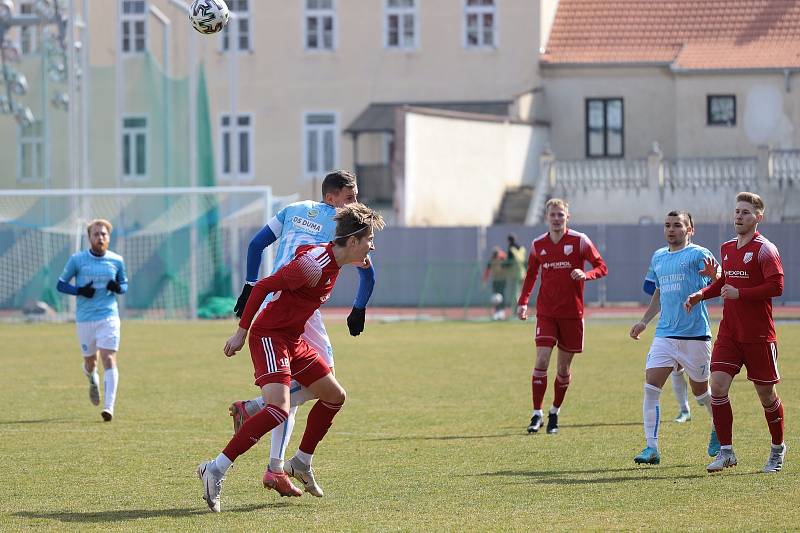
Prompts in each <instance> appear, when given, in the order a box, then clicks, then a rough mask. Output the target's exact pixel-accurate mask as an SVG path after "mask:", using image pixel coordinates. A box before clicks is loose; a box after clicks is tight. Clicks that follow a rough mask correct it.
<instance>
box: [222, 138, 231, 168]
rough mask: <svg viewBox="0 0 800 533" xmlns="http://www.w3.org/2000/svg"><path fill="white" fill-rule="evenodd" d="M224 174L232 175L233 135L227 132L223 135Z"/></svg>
mask: <svg viewBox="0 0 800 533" xmlns="http://www.w3.org/2000/svg"><path fill="white" fill-rule="evenodd" d="M222 173H223V174H230V173H231V134H230V133H229V132H227V131H226V132H225V133H223V134H222Z"/></svg>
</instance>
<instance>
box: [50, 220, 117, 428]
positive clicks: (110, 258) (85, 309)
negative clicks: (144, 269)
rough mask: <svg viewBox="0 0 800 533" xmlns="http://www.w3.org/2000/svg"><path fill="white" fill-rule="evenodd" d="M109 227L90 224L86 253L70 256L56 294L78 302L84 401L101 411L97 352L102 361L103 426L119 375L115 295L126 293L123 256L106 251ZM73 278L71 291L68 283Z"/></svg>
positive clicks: (110, 412)
mask: <svg viewBox="0 0 800 533" xmlns="http://www.w3.org/2000/svg"><path fill="white" fill-rule="evenodd" d="M112 229H113V228H112V226H111V223H110V222H109V221H107V220H103V219H95V220H92V221H91V222H89V225H88V226H87V228H86V232H87V233H88V235H89V244H90V245H91V247H90V248H89V249H88V250H83V251H82V252H77V253H75V254H73V255H72V256H71V257H70V258H69V261H67V265H66V266H65V267H64V271H63V272H62V273H61V276H59V278H58V286H57V288H58V290H59V291H60V292H63V293H65V294H72V295H74V296H76V297H77V298H78V305H77V312H76V316H75V322H76V323H77V329H78V342H79V343H80V345H81V352H82V353H83V365H82V368H83V372H84V373H85V374H86V376H87V377H88V378H89V400H91V402H92V404H93V405H100V389H99V381H100V380H99V376H98V374H97V352H98V351H99V352H100V358H101V359H102V360H103V400H104V401H103V410H102V411H101V412H100V416H102V418H103V420H105V421H106V422H110V421H111V419H112V418H113V417H114V402H115V400H116V397H117V384H118V383H119V371H118V370H117V350H119V334H120V324H119V309H118V307H117V295H118V294H125V292H127V290H128V278H127V277H126V276H125V263H124V261H123V260H122V256H120V255H117V254H115V253H114V252H112V251H111V250H109V249H108V244H109V240H110V239H111V231H112ZM72 278H75V285H72V284H70V280H71V279H72Z"/></svg>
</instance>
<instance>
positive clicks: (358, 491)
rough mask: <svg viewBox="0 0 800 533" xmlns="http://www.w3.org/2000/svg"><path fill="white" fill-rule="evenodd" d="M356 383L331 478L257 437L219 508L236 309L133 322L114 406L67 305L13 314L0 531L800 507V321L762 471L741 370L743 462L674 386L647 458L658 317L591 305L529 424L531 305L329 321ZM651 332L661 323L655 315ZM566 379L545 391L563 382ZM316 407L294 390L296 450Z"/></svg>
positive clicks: (511, 525)
mask: <svg viewBox="0 0 800 533" xmlns="http://www.w3.org/2000/svg"><path fill="white" fill-rule="evenodd" d="M329 327H330V329H331V333H332V337H333V342H334V346H336V348H337V352H336V357H337V358H336V360H337V374H338V376H339V379H340V380H341V382H342V383H343V385H344V386H345V388H347V390H348V393H349V397H348V401H347V404H346V405H345V408H344V410H343V411H342V413H341V414H340V415H339V416H338V417H337V418H336V420H335V423H334V426H333V428H332V430H331V433H329V435H328V437H327V438H326V440H325V441H323V443H322V444H321V445H320V448H319V449H318V450H317V454H316V456H315V460H314V462H315V467H316V470H317V474H318V480H319V481H320V483H321V484H322V486H323V487H324V489H325V494H326V495H325V497H324V498H322V499H316V498H313V497H311V496H309V495H304V496H303V497H302V498H292V499H289V498H279V497H278V496H277V494H276V493H274V492H269V491H265V490H264V489H262V488H261V484H260V479H261V474H262V472H263V469H264V466H265V464H266V457H267V454H268V439H264V441H263V442H261V443H259V444H258V445H257V446H256V447H255V448H253V449H252V450H251V451H250V452H249V453H248V454H246V455H245V456H243V457H242V458H240V460H239V461H237V463H236V465H235V468H234V469H233V470H231V472H230V473H229V475H228V479H227V481H226V484H225V488H224V491H223V495H222V506H223V507H222V513H221V514H219V515H216V514H212V513H210V512H209V511H208V509H207V507H206V505H205V503H204V502H203V500H202V499H201V495H202V488H201V484H200V481H199V480H197V479H196V478H195V477H194V469H195V467H196V466H197V464H198V463H199V462H200V461H202V460H205V459H208V458H211V457H214V456H215V455H216V454H217V453H218V452H219V451H220V450H221V449H222V447H223V446H224V445H225V444H226V442H227V440H228V438H229V436H230V431H231V425H230V417H229V416H227V406H228V404H229V403H230V402H231V401H232V400H235V399H241V398H250V397H252V396H254V395H255V394H256V392H257V391H256V388H255V387H254V386H253V385H252V384H251V382H252V369H251V364H250V360H249V354H248V352H246V351H245V352H243V353H240V354H239V355H238V356H237V357H235V358H233V359H230V360H228V359H226V358H225V357H224V356H223V355H222V352H221V347H222V344H223V343H224V340H225V339H226V338H227V335H228V334H229V333H230V332H232V330H233V323H232V322H200V323H195V324H187V323H147V322H131V321H129V322H125V323H123V344H122V350H121V357H120V392H119V396H118V402H117V409H116V417H115V419H114V421H113V422H112V423H110V424H109V423H103V422H102V421H101V420H100V416H99V408H96V407H93V406H91V405H90V403H89V401H88V395H87V390H86V389H87V387H86V382H85V378H84V377H83V374H82V373H81V371H80V369H79V367H78V365H79V364H80V355H79V351H78V347H77V344H76V340H75V332H74V325H72V324H60V325H0V346H2V351H1V352H0V353H2V357H1V358H0V362H1V363H2V374H1V376H2V377H0V402H1V403H2V405H4V406H5V408H4V410H3V414H2V415H0V434H2V439H0V466H2V472H3V478H2V479H3V480H2V483H0V501H1V502H2V504H1V505H0V531H18V530H25V529H36V530H69V531H87V530H104V531H134V530H135V531H144V530H147V531H153V530H186V531H188V530H205V531H232V530H242V531H255V530H270V531H288V530H309V531H328V530H330V531H352V530H362V531H374V530H395V531H442V530H448V531H459V530H466V531H481V530H520V531H521V530H535V529H561V530H574V529H594V530H600V529H657V530H675V529H708V530H740V529H741V530H789V529H795V528H797V527H798V525H799V524H800V490H798V481H800V478H798V473H799V472H800V468H798V462H800V439H798V436H797V435H798V434H797V430H796V429H795V428H796V427H797V426H796V422H795V421H796V420H797V419H798V417H800V414H797V413H798V411H797V409H796V406H797V405H798V400H800V380H799V379H798V378H800V361H799V360H798V358H797V355H796V354H797V346H798V345H799V344H800V324H786V325H780V327H779V336H780V341H781V347H782V352H781V353H782V354H781V373H782V374H783V376H784V381H783V382H782V384H781V385H780V387H779V391H780V393H781V396H782V397H783V402H784V404H785V406H786V417H787V423H786V428H787V435H788V436H787V445H788V447H789V452H788V454H787V464H786V466H785V468H784V470H783V472H781V473H778V474H773V475H766V474H762V473H761V472H760V470H761V468H762V466H763V464H764V462H765V460H766V457H767V454H768V451H769V433H768V431H767V428H766V423H765V422H764V418H763V411H762V410H761V408H760V406H759V404H758V400H757V398H756V396H755V392H754V391H753V388H752V386H751V385H750V384H749V382H747V381H746V380H745V379H744V378H743V377H741V376H740V377H739V378H737V380H736V381H735V382H734V386H733V388H732V391H731V399H732V403H733V409H734V415H735V421H734V444H735V449H736V454H737V457H738V459H739V466H738V467H736V468H735V469H728V470H726V471H725V472H724V473H722V474H718V475H714V476H711V475H708V474H706V472H705V465H706V464H707V463H708V461H709V458H708V457H707V456H706V455H705V447H706V442H707V438H708V431H709V425H708V420H707V417H706V415H705V414H704V413H702V412H701V411H700V409H699V408H697V407H696V406H695V405H693V411H694V419H693V420H692V421H691V422H689V423H688V424H683V425H679V424H675V423H673V422H672V421H671V418H672V416H671V415H673V414H674V411H676V410H677V409H676V407H675V402H674V400H673V396H672V392H671V390H669V385H667V387H666V390H665V392H664V394H663V395H662V405H663V407H664V412H665V415H667V416H665V418H667V420H668V421H667V422H665V423H664V424H663V425H662V431H661V448H662V463H661V465H659V466H657V467H643V466H637V465H635V464H634V463H633V460H632V459H633V456H634V455H635V454H636V453H638V452H639V451H640V450H641V449H642V448H643V447H644V442H643V440H644V439H643V436H642V428H641V397H642V384H643V381H642V380H643V374H644V372H643V365H644V354H645V352H646V350H647V347H648V346H649V341H650V337H649V336H646V338H644V339H643V340H642V341H639V342H634V341H632V340H630V339H628V338H627V336H626V333H627V329H628V327H629V324H628V323H627V322H619V321H615V322H610V321H609V322H603V321H594V322H591V323H589V324H587V342H586V345H587V351H586V353H585V354H584V355H581V356H579V359H577V360H576V363H575V364H574V367H573V382H572V386H571V387H570V390H569V393H568V395H567V399H566V402H565V405H564V408H563V409H562V414H561V433H560V434H558V435H545V434H537V435H530V436H529V435H527V434H526V433H525V426H526V425H527V422H528V419H529V418H530V377H529V376H530V370H531V364H532V361H533V345H532V325H531V324H530V323H529V324H521V323H519V322H513V323H512V322H509V323H394V324H376V323H369V324H368V325H367V330H366V332H365V334H363V335H362V336H361V337H359V338H351V337H349V336H348V335H347V334H346V331H347V330H346V327H345V326H344V325H343V324H341V323H338V324H337V323H333V324H330V325H329ZM647 334H649V335H652V329H649V330H648V331H647ZM553 372H554V365H553V364H551V383H550V388H549V390H548V394H547V396H546V399H545V401H546V403H549V402H550V401H551V399H552V374H553ZM307 412H308V407H307V406H306V407H304V408H302V409H301V413H302V416H301V417H300V419H299V420H298V431H296V434H295V438H294V439H293V441H292V443H291V445H290V447H289V451H290V453H293V452H294V450H295V448H296V444H297V442H299V436H300V433H301V431H300V430H301V428H302V427H303V426H304V417H305V414H306V413H307Z"/></svg>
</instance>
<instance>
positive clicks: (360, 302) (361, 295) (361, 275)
mask: <svg viewBox="0 0 800 533" xmlns="http://www.w3.org/2000/svg"><path fill="white" fill-rule="evenodd" d="M367 259H368V261H367V264H366V265H365V266H363V267H359V268H358V293H357V294H356V299H355V300H354V301H353V309H352V310H351V311H350V314H349V315H348V316H347V329H349V330H350V335H352V336H353V337H357V336H359V335H360V334H361V332H362V331H364V322H365V320H366V314H367V303H368V302H369V298H370V296H372V290H373V289H374V288H375V266H374V264H373V263H372V260H371V259H369V257H367Z"/></svg>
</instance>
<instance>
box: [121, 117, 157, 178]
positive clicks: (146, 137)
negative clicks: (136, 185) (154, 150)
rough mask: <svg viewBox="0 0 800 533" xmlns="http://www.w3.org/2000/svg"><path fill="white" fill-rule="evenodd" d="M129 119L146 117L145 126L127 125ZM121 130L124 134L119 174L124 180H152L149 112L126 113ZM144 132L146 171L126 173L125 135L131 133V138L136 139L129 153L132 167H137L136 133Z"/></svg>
mask: <svg viewBox="0 0 800 533" xmlns="http://www.w3.org/2000/svg"><path fill="white" fill-rule="evenodd" d="M129 119H144V123H145V125H144V127H141V126H125V121H126V120H129ZM120 131H121V132H122V136H121V138H120V140H119V143H120V147H119V149H120V151H121V157H120V160H119V162H120V169H119V174H120V177H121V179H122V181H149V180H150V117H149V115H148V114H146V113H144V114H136V113H126V114H123V115H122V124H121V128H120ZM137 134H143V135H144V173H143V174H136V172H135V171H134V173H132V174H126V173H125V137H126V136H128V135H130V136H131V138H132V139H133V140H134V142H132V143H131V144H130V146H129V150H130V151H131V153H130V154H129V155H130V156H132V157H131V162H132V164H131V169H135V168H136V166H137V164H136V163H137V161H136V154H137V151H136V143H135V139H136V135H137Z"/></svg>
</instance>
